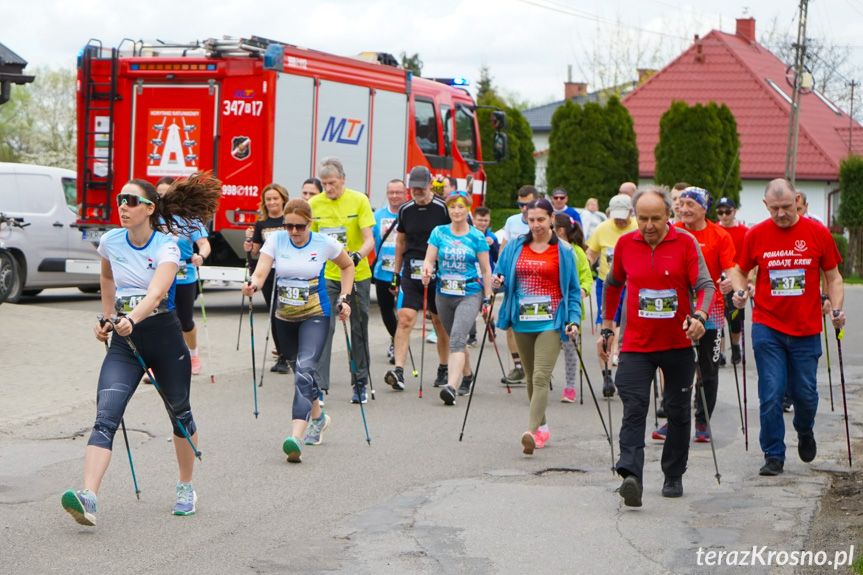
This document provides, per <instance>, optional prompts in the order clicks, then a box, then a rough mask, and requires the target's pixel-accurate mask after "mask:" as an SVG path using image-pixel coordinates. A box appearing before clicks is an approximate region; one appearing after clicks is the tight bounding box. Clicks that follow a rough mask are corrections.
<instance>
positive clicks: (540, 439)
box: [534, 429, 551, 449]
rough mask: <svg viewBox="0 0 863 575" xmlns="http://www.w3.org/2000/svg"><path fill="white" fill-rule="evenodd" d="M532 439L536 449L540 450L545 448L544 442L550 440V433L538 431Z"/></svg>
mask: <svg viewBox="0 0 863 575" xmlns="http://www.w3.org/2000/svg"><path fill="white" fill-rule="evenodd" d="M534 437H535V438H536V448H537V449H542V448H543V447H545V444H546V442H547V441H548V440H549V439H551V432H550V431H543V430H541V429H538V430H537V431H536V435H534Z"/></svg>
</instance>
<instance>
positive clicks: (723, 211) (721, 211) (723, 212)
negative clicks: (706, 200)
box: [716, 210, 731, 216]
mask: <svg viewBox="0 0 863 575" xmlns="http://www.w3.org/2000/svg"><path fill="white" fill-rule="evenodd" d="M730 213H731V210H716V214H717V215H720V216H727V215H729V214H730Z"/></svg>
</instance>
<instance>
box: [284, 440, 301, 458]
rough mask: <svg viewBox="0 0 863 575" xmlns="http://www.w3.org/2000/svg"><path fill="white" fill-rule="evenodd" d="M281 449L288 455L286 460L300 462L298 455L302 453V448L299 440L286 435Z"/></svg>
mask: <svg viewBox="0 0 863 575" xmlns="http://www.w3.org/2000/svg"><path fill="white" fill-rule="evenodd" d="M282 451H284V452H285V455H287V456H288V462H290V463H300V457H302V455H303V448H302V447H300V441H299V440H298V439H297V438H296V437H294V436H291V437H288V438H287V439H286V440H285V442H284V443H283V444H282Z"/></svg>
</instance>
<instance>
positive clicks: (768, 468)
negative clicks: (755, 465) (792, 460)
mask: <svg viewBox="0 0 863 575" xmlns="http://www.w3.org/2000/svg"><path fill="white" fill-rule="evenodd" d="M783 467H785V462H784V461H779V460H778V459H768V460H766V461H765V462H764V465H763V466H761V469H760V470H758V475H770V476H772V475H779V474H780V473H782V471H783V469H782V468H783Z"/></svg>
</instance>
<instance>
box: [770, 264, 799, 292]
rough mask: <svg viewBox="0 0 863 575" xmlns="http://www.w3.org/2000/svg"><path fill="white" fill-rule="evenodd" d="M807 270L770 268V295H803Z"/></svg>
mask: <svg viewBox="0 0 863 575" xmlns="http://www.w3.org/2000/svg"><path fill="white" fill-rule="evenodd" d="M805 289H806V270H770V295H775V296H795V295H803V291H804V290H805Z"/></svg>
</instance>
